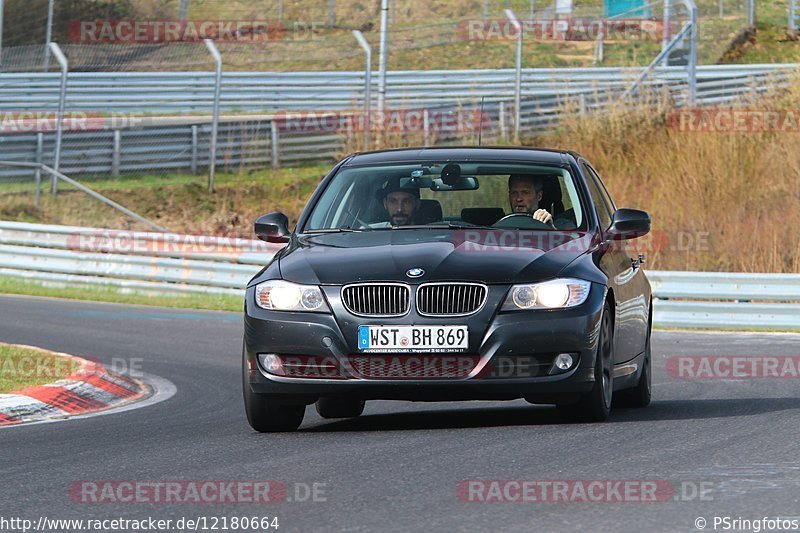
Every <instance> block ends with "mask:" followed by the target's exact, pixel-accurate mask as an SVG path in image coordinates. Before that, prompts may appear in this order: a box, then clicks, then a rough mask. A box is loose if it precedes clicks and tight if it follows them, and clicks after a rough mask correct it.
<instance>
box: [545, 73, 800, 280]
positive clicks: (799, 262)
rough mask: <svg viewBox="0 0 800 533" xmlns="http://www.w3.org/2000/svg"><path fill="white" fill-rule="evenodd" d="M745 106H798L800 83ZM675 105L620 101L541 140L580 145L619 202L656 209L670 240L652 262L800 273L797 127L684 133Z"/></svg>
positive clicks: (659, 228) (657, 222) (659, 226)
mask: <svg viewBox="0 0 800 533" xmlns="http://www.w3.org/2000/svg"><path fill="white" fill-rule="evenodd" d="M746 107H747V108H748V109H760V110H761V109H793V110H800V85H798V83H794V84H793V88H792V89H791V90H789V91H788V92H785V93H783V94H779V95H772V96H771V97H769V98H767V99H763V100H759V101H758V102H750V103H748V104H746ZM668 112H669V107H668V106H667V105H662V106H660V108H659V109H658V110H657V111H653V110H651V109H648V108H646V107H643V106H635V105H634V106H620V107H619V108H617V109H615V110H613V111H612V112H610V113H608V114H607V115H604V116H600V117H597V116H595V117H591V118H583V119H581V118H577V119H570V120H566V121H564V122H563V123H562V124H561V127H560V128H559V129H558V131H556V132H553V133H552V134H549V135H546V136H543V137H540V138H537V139H535V141H534V142H535V143H536V144H538V145H540V146H552V147H559V148H569V149H572V150H576V151H578V152H580V153H581V154H582V155H584V156H586V157H587V159H589V160H590V161H591V162H592V163H593V164H594V166H595V168H597V170H598V172H599V173H600V174H601V176H602V177H603V179H604V181H605V183H606V185H607V186H608V188H609V191H610V193H611V194H612V197H613V198H614V200H615V202H616V203H617V205H618V206H625V207H636V208H641V209H645V210H647V211H649V212H650V213H651V215H652V218H653V228H654V230H655V231H656V232H665V233H666V235H667V236H669V238H670V242H669V245H668V246H667V247H665V248H664V249H661V250H659V251H655V252H651V253H650V254H649V259H650V260H649V263H648V266H649V267H650V268H656V269H671V270H684V269H685V270H707V271H744V272H786V273H788V272H800V133H798V132H793V133H776V132H772V133H700V132H682V131H678V130H677V129H676V128H673V127H671V126H670V125H668V124H667V122H666V119H667V114H668ZM704 232H707V235H708V238H707V241H705V240H704V237H703V235H704ZM681 234H683V237H684V238H685V239H686V240H685V241H684V243H688V242H689V241H690V240H691V241H694V244H693V245H687V246H682V245H681V244H680V243H679V242H678V240H679V239H680V238H681ZM662 235H663V234H662ZM684 248H688V249H684Z"/></svg>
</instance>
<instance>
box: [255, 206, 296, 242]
mask: <svg viewBox="0 0 800 533" xmlns="http://www.w3.org/2000/svg"><path fill="white" fill-rule="evenodd" d="M255 230H256V236H257V237H258V238H259V239H261V240H262V241H266V242H280V243H284V242H289V217H287V216H286V215H284V214H283V213H280V212H278V211H273V212H272V213H268V214H266V215H261V216H260V217H258V219H257V220H256V224H255Z"/></svg>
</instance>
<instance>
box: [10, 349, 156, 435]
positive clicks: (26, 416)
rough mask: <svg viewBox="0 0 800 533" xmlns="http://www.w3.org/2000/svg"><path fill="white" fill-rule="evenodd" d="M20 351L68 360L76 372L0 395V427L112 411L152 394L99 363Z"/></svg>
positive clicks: (137, 381) (145, 386)
mask: <svg viewBox="0 0 800 533" xmlns="http://www.w3.org/2000/svg"><path fill="white" fill-rule="evenodd" d="M21 347H22V348H26V349H29V350H36V351H39V352H42V353H43V354H47V355H49V356H53V355H55V356H58V357H64V358H69V359H70V360H71V361H70V363H71V364H73V365H74V367H75V368H76V370H75V371H74V372H73V373H72V374H71V375H69V376H67V377H66V378H64V379H60V380H58V381H55V382H53V383H48V384H46V385H39V386H36V387H28V388H26V389H22V390H18V391H13V392H12V393H10V394H0V426H12V425H18V424H23V423H28V422H41V421H48V420H54V419H64V418H68V417H74V416H76V415H87V414H90V413H95V412H99V411H107V410H111V409H115V410H116V409H117V408H119V407H125V406H128V405H130V404H132V403H135V402H139V401H141V400H144V399H147V398H149V397H151V396H152V395H153V393H154V389H153V387H151V386H150V385H149V384H148V383H146V382H145V381H143V380H141V379H136V378H132V377H129V376H123V375H121V374H116V373H113V372H110V371H109V370H108V369H106V368H105V367H104V366H103V365H102V364H100V363H97V362H94V361H89V360H87V359H83V358H81V357H76V356H74V355H69V354H65V353H56V352H50V351H48V350H43V349H41V348H37V347H34V346H21Z"/></svg>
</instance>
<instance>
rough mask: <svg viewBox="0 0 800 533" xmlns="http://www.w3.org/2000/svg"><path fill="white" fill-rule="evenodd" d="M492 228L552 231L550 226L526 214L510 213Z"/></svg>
mask: <svg viewBox="0 0 800 533" xmlns="http://www.w3.org/2000/svg"><path fill="white" fill-rule="evenodd" d="M492 227H493V228H519V229H553V226H551V225H550V224H545V223H544V222H541V221H539V220H536V219H535V218H533V217H532V216H531V215H529V214H528V213H511V214H510V215H506V216H504V217H503V218H501V219H500V220H498V221H497V222H495V223H494V224H492Z"/></svg>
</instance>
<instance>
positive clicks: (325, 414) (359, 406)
mask: <svg viewBox="0 0 800 533" xmlns="http://www.w3.org/2000/svg"><path fill="white" fill-rule="evenodd" d="M365 403H366V402H364V400H349V399H344V398H320V399H319V400H317V403H316V407H317V413H319V416H321V417H322V418H355V417H357V416H360V415H361V413H363V412H364V405H365Z"/></svg>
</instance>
